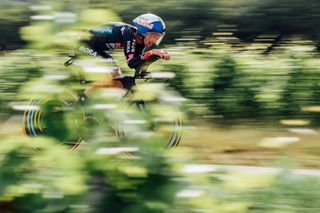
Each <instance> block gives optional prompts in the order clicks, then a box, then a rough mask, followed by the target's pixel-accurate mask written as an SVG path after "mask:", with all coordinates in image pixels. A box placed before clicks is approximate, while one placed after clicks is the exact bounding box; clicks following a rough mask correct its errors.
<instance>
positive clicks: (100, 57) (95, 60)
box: [74, 39, 122, 95]
mask: <svg viewBox="0 0 320 213" xmlns="http://www.w3.org/2000/svg"><path fill="white" fill-rule="evenodd" d="M74 54H75V59H74V61H75V62H74V64H75V65H76V66H78V67H80V68H81V72H82V73H81V78H83V79H82V80H85V81H91V79H86V74H87V73H86V72H88V73H90V74H91V75H92V73H95V72H96V73H98V74H97V75H99V78H100V79H102V80H96V79H94V81H95V82H94V83H92V84H90V85H89V86H88V88H87V89H86V91H85V94H86V95H88V94H89V93H90V92H91V91H93V90H94V89H98V88H108V87H116V88H120V89H122V84H121V82H118V81H114V80H113V78H114V77H115V76H121V75H122V73H121V70H120V68H119V67H118V66H117V65H116V63H115V61H114V59H113V58H112V56H111V55H110V54H109V53H107V52H104V51H103V52H102V51H97V50H95V49H94V48H92V47H91V46H90V42H88V41H86V40H83V39H79V42H78V43H77V45H76V48H75V51H74ZM100 76H101V77H100Z"/></svg>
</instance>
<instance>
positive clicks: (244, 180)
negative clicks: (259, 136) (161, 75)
mask: <svg viewBox="0 0 320 213" xmlns="http://www.w3.org/2000/svg"><path fill="white" fill-rule="evenodd" d="M137 5H138V6H137ZM1 6H2V7H1V9H0V11H1V13H0V20H1V22H0V30H1V32H2V33H1V35H0V45H1V49H7V50H8V49H10V50H12V51H4V52H1V54H2V55H1V57H0V79H1V80H0V82H1V84H0V94H1V95H0V103H1V106H0V110H1V117H0V118H1V121H2V120H6V119H8V118H10V117H11V116H13V115H21V111H16V110H14V106H16V105H17V103H16V102H19V103H20V102H22V103H24V104H25V103H27V102H28V101H29V100H30V99H33V98H39V99H40V100H41V101H44V100H46V99H59V100H63V98H64V97H62V96H60V94H61V93H60V92H62V91H65V89H71V90H74V91H80V90H81V89H83V88H82V87H81V85H79V80H80V76H79V73H80V71H79V70H77V69H76V68H70V69H69V68H68V69H66V68H64V67H63V62H64V61H65V60H66V59H67V58H66V57H65V54H66V53H68V52H72V49H73V47H74V44H75V40H76V38H77V36H78V34H79V33H80V32H81V31H82V30H84V29H87V28H90V27H96V26H97V25H100V24H104V23H105V22H109V21H125V22H130V21H131V20H132V18H133V17H135V16H136V15H138V14H141V13H145V12H153V13H156V14H158V15H160V16H161V17H163V18H164V20H165V21H166V23H167V29H168V33H167V36H166V39H165V41H164V43H163V44H164V45H165V46H164V47H165V48H166V49H167V50H168V52H169V53H170V54H171V55H172V60H171V61H169V62H159V63H157V64H154V65H152V66H151V69H150V70H151V71H153V70H156V69H160V70H162V71H171V72H174V73H175V74H176V78H175V79H172V80H171V81H170V82H169V84H170V86H171V87H172V88H174V89H175V90H177V91H179V92H180V93H181V94H182V95H183V96H184V97H185V98H187V101H186V103H185V105H184V106H185V107H186V109H185V110H187V111H188V112H191V113H192V114H193V115H195V117H196V118H197V119H199V118H203V117H205V116H206V117H209V118H213V120H208V121H212V122H217V121H218V120H222V121H228V122H234V123H238V122H240V121H242V120H244V119H247V120H259V121H269V120H272V121H273V122H274V123H277V124H278V122H279V120H280V119H288V120H289V121H290V119H297V120H301V119H302V120H303V121H307V122H303V123H304V124H302V126H305V125H308V124H309V123H311V124H313V125H315V126H316V125H317V124H318V122H319V112H320V109H319V104H320V103H319V102H320V99H319V90H320V83H319V80H320V79H319V76H320V75H319V72H320V70H319V67H320V66H319V65H320V64H319V62H318V50H317V48H319V31H318V27H317V26H318V25H319V23H318V22H319V20H320V19H319V16H320V15H319V13H318V12H317V11H318V10H319V7H320V6H319V3H318V1H309V2H308V3H305V1H302V0H295V1H287V0H280V1H279V0H278V1H274V0H268V1H263V2H261V1H255V0H250V1H249V0H243V1H220V0H216V1H207V0H201V1H194V0H190V1H175V0H170V1H169V0H166V1H161V2H154V3H153V4H150V3H147V2H146V1H143V0H138V1H116V0H114V1H112V0H110V1H102V0H94V1H86V0H81V1H77V2H75V1H70V0H63V1H59V2H52V1H36V0H34V1H32V0H31V1H18V0H14V1H7V0H3V1H2V2H1ZM30 6H44V7H42V9H41V7H40V9H39V8H38V9H36V8H33V9H32V8H31V7H30ZM137 8H138V9H137ZM6 9H8V10H6ZM38 15H42V18H45V19H39V16H38ZM34 16H38V19H37V17H34ZM32 17H33V18H32ZM115 55H116V57H117V58H119V66H120V67H121V68H122V70H123V71H124V73H130V74H132V71H129V70H128V68H127V67H126V63H125V61H124V60H123V56H122V53H115ZM99 77H100V76H99ZM99 77H97V78H99ZM143 88H144V90H143ZM143 88H142V91H146V92H145V93H144V92H140V93H138V95H140V96H145V97H146V96H148V97H149V98H150V97H151V99H152V98H153V99H154V96H155V92H154V91H157V92H158V93H156V94H159V92H160V93H161V92H162V91H163V87H161V86H158V85H156V86H154V85H153V86H151V87H150V85H149V86H147V87H143ZM111 94H113V93H111ZM115 97H116V96H112V95H111V96H110V93H106V94H105V93H101V94H98V95H97V97H95V98H92V103H89V106H91V107H92V108H90V110H91V111H90V113H92V114H94V115H96V116H97V117H99V118H105V119H106V120H112V119H114V117H116V116H120V115H122V116H123V117H121V118H123V120H125V119H127V118H136V117H134V115H135V111H134V110H132V111H130V110H127V111H126V112H124V110H123V109H121V110H122V111H121V110H118V111H117V110H109V111H108V113H105V112H102V111H101V110H100V111H99V110H97V109H95V108H94V107H93V106H95V104H104V103H105V102H107V103H108V104H110V103H112V104H114V103H115V104H119V103H118V102H117V101H119V100H118V99H116V98H115ZM90 104H91V105H90ZM109 106H112V105H109ZM47 107H48V109H47V110H48V111H52V110H50V107H51V105H48V106H47ZM52 108H54V107H52ZM167 109H168V108H167V107H166V106H165V105H152V108H151V109H150V112H149V113H150V115H152V116H154V115H155V114H156V115H157V114H161V113H163V111H167ZM79 114H80V113H73V114H72V113H71V114H70V115H69V116H71V117H68V116H62V115H61V116H60V117H59V116H57V118H58V120H59V123H50V124H47V125H49V126H50V125H51V126H52V127H55V128H56V129H54V131H53V133H52V134H49V135H48V136H51V137H47V138H45V137H37V138H24V137H17V136H12V137H3V138H1V140H0V212H5V213H13V212H23V213H28V212H106V211H109V212H130V213H134V212H137V213H138V212H139V213H141V212H181V213H182V212H183V213H185V212H221V213H224V212H226V213H229V212H250V213H251V212H274V213H275V212H278V213H280V212H291V213H292V212H296V213H300V212H310V213H311V212H312V213H313V212H319V211H320V206H319V203H318V201H319V198H320V192H319V190H317V189H318V188H319V177H318V176H314V177H312V176H310V177H309V176H308V177H307V176H303V175H297V174H295V173H292V172H290V171H288V170H281V172H280V173H272V172H271V173H263V172H262V173H261V174H260V173H258V174H257V173H255V172H239V171H234V170H232V169H231V170H225V169H223V168H221V169H220V170H210V171H207V172H206V171H204V172H203V171H202V172H197V170H196V169H195V170H194V171H191V172H190V171H189V172H186V171H185V170H184V168H185V167H188V166H189V163H191V162H192V163H194V162H195V161H196V160H195V159H193V154H194V150H188V149H182V151H180V150H171V151H164V150H163V149H160V148H159V147H160V145H159V144H162V143H161V138H159V137H155V136H154V137H149V138H142V139H141V138H139V137H130V141H129V143H126V144H125V145H130V146H131V145H132V146H133V147H134V148H137V149H138V150H139V151H138V152H137V153H135V154H134V155H132V154H131V153H127V152H126V151H123V150H125V148H126V147H124V144H123V143H122V142H128V141H121V140H119V138H117V137H115V136H114V134H113V133H112V131H113V129H112V128H111V127H110V126H101V125H100V126H99V127H98V126H94V125H92V124H91V123H89V125H91V126H90V127H93V126H94V127H96V128H91V129H90V130H88V129H81V133H82V134H83V135H85V136H86V139H87V138H88V142H92V143H88V144H84V145H83V146H80V149H79V151H77V152H70V150H68V149H67V147H65V146H62V145H57V144H59V143H60V142H61V141H60V140H61V139H63V138H68V139H72V138H73V137H74V134H75V133H74V132H72V130H71V129H70V126H72V125H73V123H72V124H71V122H73V121H74V117H76V116H79ZM150 115H149V114H148V115H146V116H145V117H148V116H149V117H152V116H150ZM169 115H170V113H169ZM72 116H74V117H72ZM166 116H168V114H167V115H166ZM138 118H139V117H138ZM215 118H219V119H215ZM240 119H241V120H240ZM113 121H114V120H113ZM289 123H290V122H289ZM298 123H299V122H298ZM300 123H301V122H300ZM298 126H299V125H298ZM131 128H132V129H133V130H136V129H139V128H142V127H141V126H138V125H132V126H131ZM56 132H59V134H56ZM85 136H84V137H85ZM57 139H58V140H57ZM197 142H198V141H197ZM131 148H132V147H131ZM36 150H37V151H36ZM119 150H120V151H119ZM209 151H211V150H209ZM198 166H199V168H201V165H198Z"/></svg>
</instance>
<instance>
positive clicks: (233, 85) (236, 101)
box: [210, 56, 259, 119]
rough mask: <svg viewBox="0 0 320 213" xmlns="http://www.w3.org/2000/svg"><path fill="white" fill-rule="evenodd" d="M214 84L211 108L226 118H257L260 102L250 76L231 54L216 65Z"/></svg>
mask: <svg viewBox="0 0 320 213" xmlns="http://www.w3.org/2000/svg"><path fill="white" fill-rule="evenodd" d="M214 70H216V72H215V73H214V79H213V84H212V94H211V95H210V96H211V97H210V99H211V107H210V108H211V110H212V111H213V113H214V114H216V115H223V117H224V118H226V119H231V118H232V119H235V118H255V117H256V116H258V115H259V104H258V102H257V101H256V100H255V92H254V91H253V89H252V88H251V87H250V77H249V76H246V75H245V74H244V73H243V72H241V71H240V69H239V65H238V64H237V63H236V61H235V60H234V59H233V58H231V57H230V56H225V57H223V58H222V59H221V61H220V62H219V63H218V64H217V65H216V66H215V68H214Z"/></svg>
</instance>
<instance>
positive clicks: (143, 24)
mask: <svg viewBox="0 0 320 213" xmlns="http://www.w3.org/2000/svg"><path fill="white" fill-rule="evenodd" d="M137 22H138V24H140V25H142V26H144V27H146V28H148V29H152V28H153V24H149V23H148V21H146V20H144V19H142V18H137Z"/></svg>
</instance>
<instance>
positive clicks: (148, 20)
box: [76, 13, 170, 86]
mask: <svg viewBox="0 0 320 213" xmlns="http://www.w3.org/2000/svg"><path fill="white" fill-rule="evenodd" d="M165 30H166V29H165V24H164V22H163V20H162V19H161V18H160V17H159V16H157V15H154V14H151V13H147V14H143V15H140V16H138V17H137V18H135V19H134V20H133V25H130V24H126V23H110V24H107V25H103V26H101V27H98V28H95V29H91V30H90V31H89V32H88V33H89V34H88V35H87V36H84V37H82V38H81V39H80V44H79V46H78V47H77V49H76V56H77V55H80V56H89V57H95V58H100V59H101V57H102V58H103V59H104V60H105V62H110V60H111V61H113V58H112V57H111V55H110V52H111V51H112V50H114V49H124V55H125V57H126V60H127V64H128V66H129V67H130V68H133V69H136V70H137V69H139V68H140V67H141V66H142V65H143V64H145V63H146V62H148V61H149V60H150V59H151V58H153V57H152V56H158V57H159V58H161V59H164V60H170V55H169V54H168V53H167V52H166V51H164V50H161V49H154V47H156V46H157V45H159V43H160V42H161V40H162V39H163V37H164V35H165ZM113 63H114V62H113ZM119 75H122V74H121V71H120V69H119V68H117V69H116V70H115V71H114V72H113V73H112V76H113V77H115V76H119ZM113 83H115V82H113ZM114 86H119V85H114Z"/></svg>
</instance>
